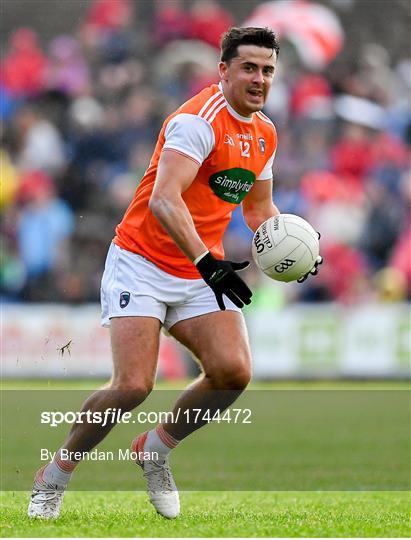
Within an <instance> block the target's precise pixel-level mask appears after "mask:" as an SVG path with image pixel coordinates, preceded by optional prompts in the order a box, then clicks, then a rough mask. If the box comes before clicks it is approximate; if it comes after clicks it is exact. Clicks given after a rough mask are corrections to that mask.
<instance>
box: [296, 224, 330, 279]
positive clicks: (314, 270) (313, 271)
mask: <svg viewBox="0 0 411 540" xmlns="http://www.w3.org/2000/svg"><path fill="white" fill-rule="evenodd" d="M317 234H318V240H320V238H321V234H320V233H319V232H318V231H317ZM323 261H324V259H323V258H322V257H321V255H318V257H317V258H316V259H315V263H314V266H313V267H312V268H311V270H310V271H309V272H307V273H306V274H304V275H303V276H301V277H299V278H298V279H297V283H303V282H304V281H305V280H306V279H307V278H308V276H309V275H310V274H311V275H312V276H316V275H317V274H318V272H319V270H320V269H319V268H318V267H319V266H320V264H322V263H323Z"/></svg>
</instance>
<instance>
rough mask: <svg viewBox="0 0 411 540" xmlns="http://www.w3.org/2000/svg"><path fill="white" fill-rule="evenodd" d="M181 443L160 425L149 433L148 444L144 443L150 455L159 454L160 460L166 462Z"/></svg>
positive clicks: (145, 449)
mask: <svg viewBox="0 0 411 540" xmlns="http://www.w3.org/2000/svg"><path fill="white" fill-rule="evenodd" d="M179 442H180V441H178V440H177V439H175V438H174V437H172V436H171V435H170V434H169V433H167V432H166V431H165V430H164V428H163V426H162V425H159V426H157V427H156V428H155V429H152V430H151V431H149V432H148V434H147V439H146V442H145V443H144V451H145V452H150V453H153V452H157V454H158V457H159V459H160V460H164V459H166V457H167V456H168V454H169V453H170V452H171V450H172V449H173V448H175V447H176V446H177V444H178V443H179Z"/></svg>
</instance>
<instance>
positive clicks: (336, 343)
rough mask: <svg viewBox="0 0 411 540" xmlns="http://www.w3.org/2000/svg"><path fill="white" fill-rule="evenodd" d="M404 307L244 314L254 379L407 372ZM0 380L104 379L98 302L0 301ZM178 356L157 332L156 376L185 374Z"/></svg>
mask: <svg viewBox="0 0 411 540" xmlns="http://www.w3.org/2000/svg"><path fill="white" fill-rule="evenodd" d="M409 323H410V306H409V305H398V304H396V305H378V304H376V305H366V306H361V307H355V308H354V307H352V308H343V307H341V306H338V305H332V304H328V305H325V304H323V305H321V306H319V305H316V306H307V305H292V306H289V307H287V308H285V309H283V310H280V311H276V312H269V311H267V310H262V311H259V310H254V311H252V312H249V313H248V314H247V325H248V328H249V333H250V340H251V346H252V352H253V359H254V377H255V378H276V377H277V378H288V377H407V376H409V373H410V371H409V370H410V343H411V334H410V332H411V331H410V324H409ZM1 364H2V366H1V367H2V375H3V377H108V376H109V375H110V373H111V354H110V343H109V332H108V330H107V329H105V328H102V327H101V326H100V318H99V306H97V305H87V306H79V307H69V306H63V305H62V306H59V305H44V304H42V305H28V306H27V305H16V304H11V305H3V306H2V343H1ZM185 366H186V362H185V360H184V353H183V351H182V349H181V348H180V347H179V346H178V344H177V343H176V342H175V341H174V340H173V339H171V338H169V337H166V336H162V342H161V349H160V362H159V373H160V375H162V376H164V377H167V378H183V377H184V376H185V374H186V367H185Z"/></svg>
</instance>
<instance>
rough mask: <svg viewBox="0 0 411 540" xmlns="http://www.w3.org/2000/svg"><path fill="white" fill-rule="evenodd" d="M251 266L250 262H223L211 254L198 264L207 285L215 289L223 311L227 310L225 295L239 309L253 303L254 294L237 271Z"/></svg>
mask: <svg viewBox="0 0 411 540" xmlns="http://www.w3.org/2000/svg"><path fill="white" fill-rule="evenodd" d="M249 264H250V263H249V262H248V261H246V262H242V263H237V262H232V261H222V260H220V259H216V258H215V257H213V255H211V253H207V255H204V257H203V258H202V259H201V260H200V261H199V262H198V263H197V265H196V266H197V269H198V271H199V272H200V274H201V276H202V278H203V279H204V281H205V282H206V283H207V285H208V286H209V287H211V288H212V289H213V292H214V294H215V297H216V299H217V303H218V306H219V308H220V309H221V310H222V311H224V310H225V305H224V300H223V294H225V295H226V296H227V298H229V299H230V300H231V301H232V302H233V303H234V304H235V305H236V306H237V307H239V308H242V307H244V304H250V303H251V295H252V292H251V291H250V289H249V288H248V287H247V285H246V284H245V283H244V281H243V280H242V279H241V278H240V277H239V276H238V275H237V274H236V270H243V269H244V268H247V266H248V265H249Z"/></svg>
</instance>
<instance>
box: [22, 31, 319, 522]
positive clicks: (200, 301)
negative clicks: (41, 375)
mask: <svg viewBox="0 0 411 540" xmlns="http://www.w3.org/2000/svg"><path fill="white" fill-rule="evenodd" d="M278 52H279V46H278V43H277V40H276V37H275V34H274V33H273V32H272V31H271V30H269V29H261V28H232V29H231V30H230V31H229V32H227V33H226V34H225V35H224V37H223V39H222V46H221V61H220V63H219V75H220V79H221V81H220V83H219V84H215V85H212V86H210V87H207V88H205V89H204V90H203V91H201V92H200V93H199V94H198V95H196V96H194V97H193V98H192V99H190V100H188V101H187V102H186V103H184V104H183V105H182V106H181V107H180V108H179V109H177V111H175V112H174V113H173V114H171V115H170V116H169V117H168V118H167V119H166V120H165V122H164V124H163V127H162V129H161V132H160V134H159V137H158V141H157V145H156V147H155V150H154V154H153V156H152V159H151V161H150V164H149V166H148V169H147V171H146V172H145V174H144V177H143V179H142V180H141V182H140V184H139V186H138V188H137V190H136V193H135V196H134V199H133V200H132V202H131V204H130V206H129V207H128V209H127V211H126V213H125V215H124V218H123V220H122V222H121V223H120V224H119V225H118V227H117V229H116V235H115V237H114V240H113V242H112V244H111V247H110V249H109V252H108V256H107V261H106V265H105V270H104V275H103V280H102V289H101V302H102V324H103V325H105V326H109V328H110V335H111V343H112V352H113V377H112V380H111V384H110V386H109V388H106V389H102V390H99V391H97V392H95V393H94V394H93V395H92V396H90V397H89V398H88V400H87V401H86V402H85V404H84V406H83V411H88V410H90V411H104V410H106V409H107V408H108V407H111V408H117V409H121V410H122V411H130V410H132V409H134V408H135V407H136V406H138V405H139V404H140V403H142V402H143V401H144V399H145V398H146V397H147V396H148V394H149V393H150V392H151V389H152V388H153V384H154V379H155V372H156V366H157V357H158V350H159V336H160V330H161V328H162V326H164V327H165V328H166V329H167V330H168V332H169V333H170V334H171V335H173V336H174V337H175V338H176V339H177V340H178V341H180V342H181V343H182V344H183V345H185V346H186V347H187V348H188V349H189V350H190V351H192V353H193V354H194V355H195V356H196V357H197V358H198V359H199V361H200V363H201V366H202V370H203V372H202V375H201V376H200V377H199V378H198V379H197V380H196V381H195V382H194V383H193V384H192V385H191V386H190V387H189V388H187V390H186V391H184V392H183V393H182V394H181V395H180V397H179V399H178V400H177V402H176V404H175V410H177V409H180V411H181V412H184V411H186V410H191V409H201V410H204V411H210V414H213V413H214V412H215V411H217V410H223V409H225V408H227V407H228V406H229V405H230V404H231V403H232V402H233V401H234V400H235V399H236V398H237V397H238V396H239V394H240V393H241V392H242V391H243V390H244V389H245V387H246V386H247V384H248V383H249V381H250V377H251V356H250V348H249V343H248V337H247V331H246V326H245V324H244V318H243V315H242V313H241V308H242V307H243V306H244V305H245V304H249V303H250V302H251V291H250V289H249V288H248V286H247V285H246V283H245V282H244V281H243V280H242V279H241V277H240V276H239V274H237V272H238V271H239V270H242V269H244V268H246V266H248V263H247V262H243V263H237V262H231V261H227V260H225V259H224V250H223V244H222V239H223V235H224V231H225V229H226V227H227V225H228V223H229V221H230V217H231V214H232V212H233V210H234V209H235V208H236V206H237V205H240V204H241V206H242V211H243V214H244V219H245V222H246V223H247V225H248V226H249V227H250V229H252V230H253V231H255V230H256V229H257V228H258V226H259V225H261V223H262V222H263V221H265V220H267V219H268V218H270V217H271V216H274V215H277V214H278V213H279V211H278V209H277V207H276V206H275V205H274V204H273V200H272V166H273V160H274V156H275V152H276V147H277V136H276V131H275V128H274V125H273V124H272V122H271V121H270V120H269V119H268V118H267V116H266V115H265V114H263V113H262V112H261V109H262V108H263V106H264V104H265V102H266V99H267V96H268V93H269V91H270V87H271V84H272V82H273V77H274V72H275V66H276V61H277V56H278ZM316 271H317V270H316V267H315V268H314V269H313V270H312V272H313V273H316ZM200 418H201V415H200ZM203 424H204V422H202V421H199V422H197V423H194V422H193V421H192V420H191V421H189V422H187V416H186V415H184V414H181V415H180V420H179V421H178V422H176V423H172V422H166V423H164V424H162V425H159V426H157V428H156V429H153V430H151V431H149V432H146V433H143V434H140V435H139V436H137V437H136V438H135V440H134V441H133V442H132V449H133V450H134V451H138V452H141V453H143V452H144V453H146V452H147V453H149V455H150V456H157V457H158V459H147V460H144V461H143V460H141V461H140V460H139V461H138V465H140V467H141V468H142V471H143V474H144V477H145V478H146V481H147V489H148V493H149V497H150V500H151V502H152V503H153V505H154V507H155V508H156V510H157V511H158V512H159V513H160V514H162V515H163V516H165V517H167V518H175V517H176V516H177V515H178V514H179V511H180V503H179V496H178V491H177V489H176V486H175V483H174V480H173V477H172V474H171V471H170V467H169V464H168V459H167V457H168V454H169V452H170V451H171V450H172V449H173V448H175V447H176V446H177V445H178V444H179V442H180V441H181V440H182V439H184V438H185V437H187V436H188V435H190V434H191V433H192V432H193V431H194V430H196V429H198V428H199V427H201V426H202V425H203ZM112 427H113V424H110V425H108V426H105V427H102V426H101V425H99V424H89V423H84V424H74V425H73V427H72V429H71V432H70V434H69V436H68V438H67V440H66V441H65V442H64V444H63V446H62V448H64V449H65V450H66V451H69V452H75V451H77V452H85V451H89V450H90V449H91V448H93V447H94V446H95V445H96V444H98V443H99V442H100V441H101V440H102V439H103V438H104V437H105V436H106V435H107V433H108V432H109V431H110V429H111V428H112ZM76 464H77V462H76V461H75V460H67V459H65V460H63V459H62V457H61V450H60V451H58V452H57V453H56V457H55V458H54V459H53V461H52V462H51V463H49V464H48V465H47V466H45V467H44V468H42V469H40V471H39V472H38V473H37V476H36V479H35V482H34V487H33V493H32V496H31V501H30V505H29V510H28V513H29V516H40V517H44V518H54V517H57V516H58V514H59V510H60V505H61V500H62V496H63V493H64V489H65V487H66V486H67V484H68V481H69V479H70V475H71V474H72V472H73V470H74V468H75V466H76Z"/></svg>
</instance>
